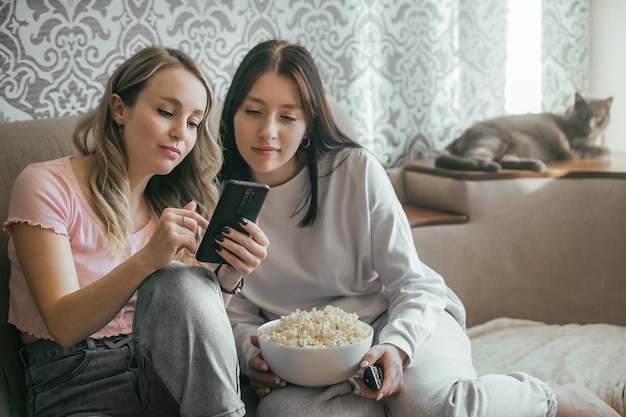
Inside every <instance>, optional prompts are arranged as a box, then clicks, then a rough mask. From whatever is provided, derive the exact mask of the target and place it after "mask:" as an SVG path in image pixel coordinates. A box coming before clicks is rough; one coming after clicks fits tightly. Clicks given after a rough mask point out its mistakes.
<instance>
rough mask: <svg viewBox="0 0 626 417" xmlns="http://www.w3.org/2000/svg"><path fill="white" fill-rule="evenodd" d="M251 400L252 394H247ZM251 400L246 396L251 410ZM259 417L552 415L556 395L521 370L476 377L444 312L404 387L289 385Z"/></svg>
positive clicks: (466, 344)
mask: <svg viewBox="0 0 626 417" xmlns="http://www.w3.org/2000/svg"><path fill="white" fill-rule="evenodd" d="M245 398H246V399H250V400H253V399H254V397H253V396H250V395H248V396H246V397H245ZM254 408H255V404H254V401H251V404H250V410H251V411H254ZM256 415H257V416H258V417H302V416H307V417H363V416H367V417H492V416H507V417H554V416H555V415H556V401H555V396H554V393H553V392H552V390H551V389H550V388H549V387H548V386H547V385H546V384H545V383H543V382H542V381H540V380H538V379H537V378H534V377H531V376H529V375H526V374H523V373H511V374H507V375H484V376H480V377H478V376H477V374H476V371H475V369H474V367H473V366H472V357H471V344H470V340H469V338H468V337H467V335H466V333H465V330H464V329H463V327H462V326H461V325H460V324H459V322H458V321H457V320H455V319H454V317H453V316H452V315H450V314H448V313H447V312H444V313H441V315H440V316H439V320H438V323H437V330H436V331H435V333H434V334H432V335H431V336H430V337H429V338H428V339H427V340H426V341H425V342H424V344H423V345H422V346H421V347H420V349H418V351H417V352H416V353H415V355H414V357H413V359H412V363H411V365H410V366H409V367H408V368H406V369H405V370H404V387H403V388H402V390H401V391H400V392H399V393H398V394H396V395H393V396H391V397H388V398H383V399H382V400H380V401H378V402H377V401H375V400H372V399H367V398H363V397H360V396H357V395H355V394H353V393H352V387H351V385H350V384H349V383H348V382H344V383H341V384H337V385H333V386H330V387H327V388H305V387H299V386H296V385H288V386H287V387H285V388H280V389H275V390H273V391H272V392H271V393H270V394H269V395H268V396H266V397H264V398H263V399H262V400H261V401H260V402H259V403H258V408H257V409H256Z"/></svg>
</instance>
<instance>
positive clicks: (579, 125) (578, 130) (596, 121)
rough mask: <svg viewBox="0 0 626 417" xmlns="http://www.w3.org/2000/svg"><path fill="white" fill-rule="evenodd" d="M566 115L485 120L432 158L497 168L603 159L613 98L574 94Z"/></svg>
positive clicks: (444, 163)
mask: <svg viewBox="0 0 626 417" xmlns="http://www.w3.org/2000/svg"><path fill="white" fill-rule="evenodd" d="M575 98H576V99H575V103H574V106H573V107H571V108H570V109H568V110H567V111H566V112H565V113H564V114H562V115H560V114H555V113H536V114H532V113H531V114H522V115H512V116H503V117H498V118H495V119H489V120H485V121H483V122H480V123H477V124H475V125H473V126H472V127H470V128H469V129H467V130H466V131H465V132H463V134H461V136H460V137H458V138H457V139H455V140H454V142H452V143H451V144H450V145H448V147H447V148H446V149H445V150H443V151H442V152H441V154H440V155H439V156H438V157H437V158H436V159H435V165H436V166H437V167H439V168H447V169H456V170H467V171H489V172H496V171H498V170H499V169H500V168H507V169H527V170H532V171H538V172H539V171H543V170H545V163H544V162H552V161H561V160H570V159H606V158H608V157H609V154H610V151H609V149H608V148H606V147H604V146H603V139H604V130H605V129H606V127H607V125H608V124H609V120H610V110H611V104H613V97H609V98H606V99H587V100H586V99H585V98H583V96H582V95H581V94H579V93H576V97H575Z"/></svg>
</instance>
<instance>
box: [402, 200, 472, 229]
mask: <svg viewBox="0 0 626 417" xmlns="http://www.w3.org/2000/svg"><path fill="white" fill-rule="evenodd" d="M402 208H404V212H405V213H406V216H407V217H408V219H409V224H410V225H411V227H422V226H433V225H442V224H461V223H467V221H468V217H467V215H466V214H461V213H450V212H447V211H440V210H433V209H430V208H427V207H419V206H411V205H408V204H404V205H402Z"/></svg>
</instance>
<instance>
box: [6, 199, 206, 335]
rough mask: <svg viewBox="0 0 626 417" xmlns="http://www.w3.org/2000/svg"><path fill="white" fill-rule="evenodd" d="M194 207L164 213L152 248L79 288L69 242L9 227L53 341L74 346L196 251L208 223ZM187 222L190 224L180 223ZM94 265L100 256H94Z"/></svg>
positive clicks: (17, 226)
mask: <svg viewBox="0 0 626 417" xmlns="http://www.w3.org/2000/svg"><path fill="white" fill-rule="evenodd" d="M194 209H195V203H193V202H190V203H189V204H187V205H186V206H185V207H184V208H181V209H176V208H168V209H165V210H164V211H163V213H162V215H161V218H160V219H159V222H158V224H157V226H156V228H155V231H154V233H153V234H152V236H151V238H150V240H149V241H148V243H147V244H146V245H145V246H144V247H143V248H142V249H140V250H139V251H137V252H136V253H135V254H134V255H133V256H131V257H130V258H128V259H127V260H126V261H124V262H122V263H120V264H119V265H118V266H117V267H115V268H113V269H112V270H111V271H110V272H109V273H107V274H106V275H104V276H102V277H92V278H93V279H95V280H94V282H92V283H91V284H89V285H86V286H84V287H83V288H81V287H80V285H79V282H78V276H77V273H76V268H75V266H74V258H73V254H72V248H71V245H70V241H69V239H68V238H67V237H66V236H64V235H61V234H58V233H55V232H53V231H52V230H50V229H44V228H41V227H39V226H32V225H28V224H26V223H21V222H14V223H12V224H11V233H12V236H13V240H14V244H15V251H16V255H17V259H18V262H19V265H20V268H21V269H22V272H23V275H24V278H25V279H26V282H27V284H28V288H29V290H30V293H31V295H32V297H33V300H34V301H35V304H36V306H37V309H38V310H39V313H40V314H41V317H42V319H43V321H44V323H45V325H46V328H47V329H48V332H49V333H50V335H51V336H52V337H53V338H54V340H56V341H57V343H59V344H60V345H62V346H72V345H74V344H76V343H78V342H79V341H81V340H83V339H85V338H86V337H88V336H89V335H91V334H93V333H95V332H97V331H98V330H100V329H101V328H102V327H104V326H105V325H106V324H107V323H108V322H109V321H110V320H111V319H112V318H113V317H114V316H115V315H116V314H117V313H118V312H119V311H120V309H121V308H122V307H123V306H124V305H125V304H126V302H127V301H128V300H129V299H130V297H131V296H132V295H133V293H134V292H135V290H136V289H137V287H138V286H139V285H140V284H141V283H142V282H143V280H144V279H146V278H147V277H148V276H149V275H150V274H151V273H153V272H154V271H156V270H158V269H160V268H162V267H164V266H165V265H167V264H168V263H169V262H170V261H171V260H172V259H173V258H174V256H175V255H176V253H177V252H178V251H180V250H181V249H182V248H186V249H188V250H190V251H195V249H196V240H195V230H196V227H198V226H200V227H206V226H207V224H208V222H207V220H206V219H204V218H203V217H202V216H200V215H199V214H198V213H196V212H195V210H194ZM183 216H184V217H185V218H186V219H187V221H183V222H181V221H180V219H181V218H182V217H183ZM92 256H93V257H94V261H96V260H97V258H98V256H100V254H99V253H93V254H92Z"/></svg>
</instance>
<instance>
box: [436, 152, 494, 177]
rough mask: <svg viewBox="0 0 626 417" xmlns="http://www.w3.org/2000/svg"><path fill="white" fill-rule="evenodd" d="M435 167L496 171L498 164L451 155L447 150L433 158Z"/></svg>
mask: <svg viewBox="0 0 626 417" xmlns="http://www.w3.org/2000/svg"><path fill="white" fill-rule="evenodd" d="M435 166H436V167H437V168H445V169H453V170H457V171H485V172H498V171H499V170H500V164H499V163H497V162H495V161H485V160H483V159H476V158H467V157H463V156H458V155H453V154H451V153H450V152H448V151H447V150H444V151H442V152H441V153H440V154H439V156H437V158H435Z"/></svg>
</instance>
